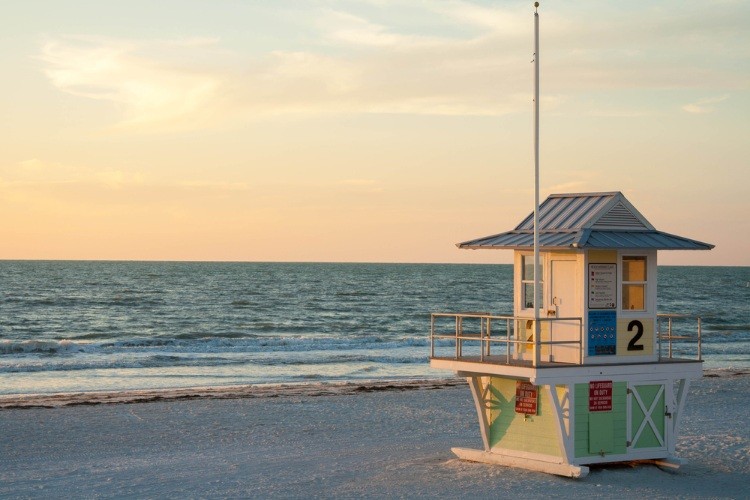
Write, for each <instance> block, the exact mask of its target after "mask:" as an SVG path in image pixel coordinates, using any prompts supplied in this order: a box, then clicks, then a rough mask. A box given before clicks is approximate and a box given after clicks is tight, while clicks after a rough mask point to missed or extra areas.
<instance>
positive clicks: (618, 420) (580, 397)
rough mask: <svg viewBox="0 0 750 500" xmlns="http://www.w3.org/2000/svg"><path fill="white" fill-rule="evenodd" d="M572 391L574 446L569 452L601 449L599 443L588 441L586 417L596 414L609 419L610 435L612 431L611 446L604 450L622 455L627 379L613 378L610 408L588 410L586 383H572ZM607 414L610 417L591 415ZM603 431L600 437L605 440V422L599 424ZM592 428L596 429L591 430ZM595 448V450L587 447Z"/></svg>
mask: <svg viewBox="0 0 750 500" xmlns="http://www.w3.org/2000/svg"><path fill="white" fill-rule="evenodd" d="M573 390H574V391H575V401H576V404H575V408H574V410H573V411H574V412H575V428H574V432H575V435H574V440H573V443H574V450H573V453H574V455H575V457H576V458H580V457H590V456H599V452H600V451H601V449H602V444H601V443H599V448H598V449H597V448H596V444H597V443H593V444H592V443H591V440H592V439H591V438H592V436H591V434H590V432H591V431H590V429H591V424H590V420H591V418H590V417H592V416H593V419H594V420H596V419H597V418H598V419H600V422H599V423H601V420H606V419H607V418H611V419H612V424H611V435H612V446H611V449H610V451H607V450H605V453H607V454H615V455H624V454H625V453H626V452H627V397H628V392H627V391H628V384H627V382H615V383H614V384H612V411H611V412H591V413H590V412H589V384H576V385H575V387H574V388H573ZM604 414H607V415H611V417H597V416H595V415H604ZM593 426H594V427H593V428H594V429H597V428H598V424H597V422H594V424H593ZM603 429H605V430H604V431H603V433H604V434H603V435H602V436H601V439H603V440H605V442H608V439H609V438H608V436H609V431H608V430H606V429H607V426H606V425H605V426H604V427H603ZM594 432H596V430H595V431H594ZM594 439H600V436H599V435H598V434H595V435H594ZM593 449H596V451H595V452H592V451H591V450H593Z"/></svg>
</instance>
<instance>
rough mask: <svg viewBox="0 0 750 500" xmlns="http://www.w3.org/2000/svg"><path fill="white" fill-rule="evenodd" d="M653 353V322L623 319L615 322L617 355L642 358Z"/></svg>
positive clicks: (643, 319) (644, 319)
mask: <svg viewBox="0 0 750 500" xmlns="http://www.w3.org/2000/svg"><path fill="white" fill-rule="evenodd" d="M653 352H654V320H653V319H652V318H637V319H633V318H623V319H618V321H617V355H618V356H643V355H650V354H653Z"/></svg>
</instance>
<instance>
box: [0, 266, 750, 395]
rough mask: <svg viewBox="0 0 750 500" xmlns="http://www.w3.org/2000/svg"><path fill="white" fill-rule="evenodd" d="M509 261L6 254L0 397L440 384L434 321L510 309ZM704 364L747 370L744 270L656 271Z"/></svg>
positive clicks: (664, 298)
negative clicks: (434, 364) (432, 317)
mask: <svg viewBox="0 0 750 500" xmlns="http://www.w3.org/2000/svg"><path fill="white" fill-rule="evenodd" d="M512 275H513V269H512V266H510V265H451V264H349V263H347V264H328V263H325V264H314V263H209V262H192V263H188V262H81V261H0V394H5V395H8V394H31V393H56V392H79V391H83V392H86V391H116V390H131V389H163V388H180V387H195V386H231V385H240V384H276V383H305V382H307V383H312V382H321V381H342V380H343V381H357V380H386V379H388V380H390V379H426V378H439V377H445V376H446V373H444V372H438V371H435V370H431V369H430V368H429V366H428V360H427V358H428V355H429V338H428V337H429V313H430V312H461V311H487V312H491V313H493V314H511V313H512V310H513V307H512V295H513V283H512ZM658 287H659V295H658V310H659V312H670V313H686V314H687V313H689V314H697V315H701V316H702V317H703V337H704V340H703V356H704V359H705V366H706V368H727V369H744V368H748V367H750V317H749V316H750V268H749V267H676V266H675V267H671V266H660V267H659V277H658Z"/></svg>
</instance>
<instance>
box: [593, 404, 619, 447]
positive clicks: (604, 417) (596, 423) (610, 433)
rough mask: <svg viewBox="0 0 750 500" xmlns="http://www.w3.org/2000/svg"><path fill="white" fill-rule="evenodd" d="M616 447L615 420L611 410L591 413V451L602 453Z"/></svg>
mask: <svg viewBox="0 0 750 500" xmlns="http://www.w3.org/2000/svg"><path fill="white" fill-rule="evenodd" d="M614 449H615V420H614V417H613V415H612V413H611V412H601V411H600V412H594V413H590V414H589V453H591V454H592V455H597V454H598V455H602V454H604V453H612V451H613V450H614Z"/></svg>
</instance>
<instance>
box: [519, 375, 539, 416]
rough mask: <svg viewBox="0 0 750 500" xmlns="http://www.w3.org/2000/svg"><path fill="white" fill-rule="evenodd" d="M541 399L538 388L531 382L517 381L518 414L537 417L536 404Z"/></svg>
mask: <svg viewBox="0 0 750 500" xmlns="http://www.w3.org/2000/svg"><path fill="white" fill-rule="evenodd" d="M538 399H539V391H538V390H537V386H535V385H534V384H532V383H530V382H522V381H521V380H517V381H516V413H523V414H524V415H536V407H537V405H536V403H537V400H538Z"/></svg>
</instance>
